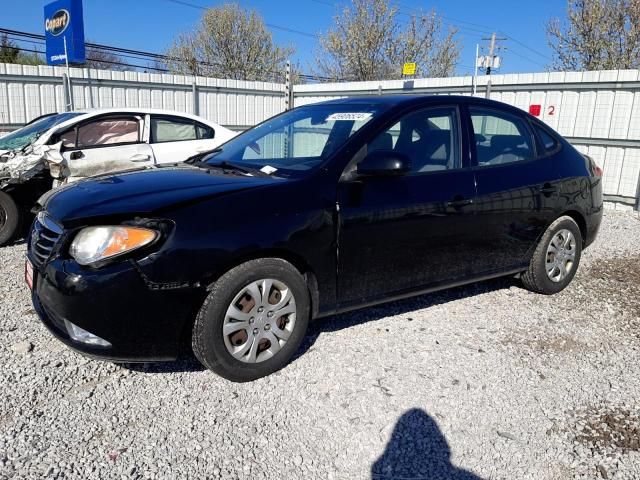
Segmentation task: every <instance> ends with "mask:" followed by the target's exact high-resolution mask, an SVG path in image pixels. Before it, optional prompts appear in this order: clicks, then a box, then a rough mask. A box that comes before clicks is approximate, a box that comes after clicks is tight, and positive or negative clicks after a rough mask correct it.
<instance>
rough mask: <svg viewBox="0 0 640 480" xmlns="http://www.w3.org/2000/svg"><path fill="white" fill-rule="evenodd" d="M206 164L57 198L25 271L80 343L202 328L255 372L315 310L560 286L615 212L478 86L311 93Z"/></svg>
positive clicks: (129, 354)
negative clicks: (328, 96)
mask: <svg viewBox="0 0 640 480" xmlns="http://www.w3.org/2000/svg"><path fill="white" fill-rule="evenodd" d="M192 163H193V164H190V165H183V166H179V167H178V166H172V167H166V168H157V169H154V170H151V171H144V172H128V173H122V174H111V175H105V176H101V177H97V178H94V179H88V180H83V181H80V182H78V183H76V184H74V185H70V186H66V187H62V188H60V189H57V190H54V191H52V192H50V193H48V194H46V195H45V196H44V197H43V198H41V200H40V202H39V203H40V211H39V213H38V215H37V219H36V221H35V222H34V225H33V228H32V232H31V234H30V238H29V240H28V255H27V262H26V271H25V275H26V280H27V283H28V284H29V286H30V288H31V290H32V298H33V303H34V306H35V309H36V311H37V312H38V314H39V316H40V318H41V320H42V322H43V323H44V324H45V325H46V326H47V327H48V328H49V329H50V331H51V332H52V333H53V334H54V335H55V336H56V337H58V338H59V339H60V340H61V341H62V342H64V343H66V344H67V345H69V346H70V347H72V348H74V349H76V350H79V351H80V352H83V353H85V354H87V355H90V356H94V357H98V358H103V359H110V360H112V361H116V362H134V361H138V362H150V361H160V360H173V359H175V358H176V357H177V355H178V354H179V352H180V351H181V347H183V346H185V345H188V346H190V348H191V349H192V350H193V352H194V353H195V355H196V357H197V358H198V359H199V360H200V361H201V362H202V364H203V365H205V366H206V367H208V368H210V369H211V370H213V371H215V372H217V373H218V374H220V375H222V376H223V377H225V378H227V379H230V380H233V381H249V380H253V379H256V378H259V377H262V376H265V375H268V374H270V373H272V372H274V371H276V370H278V369H280V368H282V367H283V366H285V365H286V364H287V363H288V362H289V360H290V359H291V357H292V355H294V353H295V352H296V350H298V348H299V347H300V345H301V343H302V341H303V338H304V336H305V332H306V330H307V326H308V324H309V322H310V321H311V320H313V319H319V318H322V317H327V316H329V315H333V314H336V313H338V312H344V311H348V310H352V309H356V308H361V307H365V306H368V305H373V304H377V303H381V302H386V301H390V300H397V299H401V298H404V297H408V296H412V295H418V294H422V293H425V292H430V291H434V290H438V289H443V288H447V287H452V286H457V285H462V284H466V283H470V282H476V281H480V280H484V279H489V278H494V277H500V276H506V275H511V276H519V277H520V278H521V280H522V283H523V284H524V286H525V287H526V288H528V289H530V290H533V291H535V292H540V293H543V294H553V293H556V292H559V291H560V290H562V289H564V288H565V287H566V286H567V285H568V284H569V282H570V281H571V280H572V278H573V277H574V275H575V273H576V270H577V269H578V265H579V263H580V256H581V254H582V251H583V250H584V249H585V248H586V247H588V246H589V245H590V244H591V243H592V242H593V240H594V239H595V237H596V234H597V232H598V228H599V225H600V222H601V218H602V211H603V199H602V181H601V180H602V178H601V177H602V170H601V169H600V168H599V167H598V166H597V165H596V164H595V162H594V161H593V160H592V159H591V158H589V157H588V156H584V155H582V154H581V153H580V152H578V151H577V150H576V149H575V148H574V147H572V146H571V145H570V144H569V143H568V142H567V141H566V140H564V139H563V138H562V137H561V136H560V135H558V134H557V133H556V132H554V131H553V130H552V129H550V128H549V127H548V126H547V125H545V124H544V123H543V122H541V121H539V120H537V119H536V118H533V117H531V116H529V115H528V114H526V113H524V112H522V111H521V110H519V109H517V108H514V107H511V106H508V105H505V104H501V103H498V102H494V101H490V100H485V99H478V98H471V97H457V96H411V95H400V96H378V97H360V98H352V99H339V100H333V101H329V102H325V103H319V104H313V105H307V106H302V107H298V108H295V109H293V110H290V111H287V112H285V113H283V114H281V115H278V116H276V117H273V118H271V119H269V120H267V121H266V122H264V123H262V124H260V125H258V126H256V127H254V128H252V129H250V130H248V131H246V132H244V133H242V134H241V135H239V136H237V137H235V138H234V139H232V140H230V141H229V142H227V143H226V144H224V145H223V146H222V147H221V148H219V149H218V150H217V151H215V152H213V153H212V154H210V155H209V156H204V157H203V158H201V159H199V160H198V161H195V162H192Z"/></svg>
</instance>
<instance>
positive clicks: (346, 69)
mask: <svg viewBox="0 0 640 480" xmlns="http://www.w3.org/2000/svg"><path fill="white" fill-rule="evenodd" d="M398 15H399V12H398V9H397V7H395V6H392V5H391V4H390V3H389V0H352V3H351V5H349V6H347V7H345V8H344V9H343V10H342V11H341V12H340V13H339V14H338V15H336V16H335V17H334V26H333V28H332V29H330V30H329V31H328V32H327V33H326V34H325V35H323V36H321V37H320V52H319V55H318V59H317V65H318V69H319V72H320V73H321V74H322V75H325V76H328V77H332V78H340V79H348V80H383V79H396V78H400V77H401V76H402V65H403V63H405V62H415V63H416V64H417V71H416V74H417V75H419V76H427V77H446V76H450V75H452V74H453V73H454V70H455V66H456V63H457V62H458V59H459V57H460V46H459V44H458V42H457V40H456V38H455V36H456V33H457V32H456V30H455V29H450V30H449V31H448V32H446V33H444V32H443V28H442V19H441V18H440V17H439V16H438V15H437V14H436V13H435V12H434V11H431V12H429V13H420V14H417V15H412V16H411V17H410V18H409V22H408V24H407V25H405V26H403V25H401V24H400V23H399V22H398V19H397V17H398Z"/></svg>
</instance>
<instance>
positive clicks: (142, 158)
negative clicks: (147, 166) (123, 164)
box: [129, 153, 151, 162]
mask: <svg viewBox="0 0 640 480" xmlns="http://www.w3.org/2000/svg"><path fill="white" fill-rule="evenodd" d="M129 160H131V161H132V162H148V161H149V160H151V155H144V154H143V153H139V154H137V155H134V156H133V157H130V158H129Z"/></svg>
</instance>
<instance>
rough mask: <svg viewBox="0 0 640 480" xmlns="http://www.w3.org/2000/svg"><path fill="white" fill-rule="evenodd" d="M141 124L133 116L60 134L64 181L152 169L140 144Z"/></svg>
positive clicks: (93, 121) (148, 151)
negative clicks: (63, 160) (143, 168)
mask: <svg viewBox="0 0 640 480" xmlns="http://www.w3.org/2000/svg"><path fill="white" fill-rule="evenodd" d="M142 130H143V120H142V117H139V116H134V115H122V116H120V115H119V116H107V117H104V116H102V117H96V118H93V119H91V120H89V121H87V122H85V123H82V124H80V125H78V126H76V127H75V128H73V129H72V130H68V131H66V132H64V133H63V134H61V136H60V140H62V152H61V153H62V156H63V158H64V159H65V164H66V168H65V171H64V172H63V175H64V176H65V177H66V178H67V181H73V180H76V179H79V178H84V177H92V176H95V175H102V174H105V173H112V172H118V171H123V170H131V169H135V168H140V167H144V166H150V165H153V152H152V151H151V147H150V146H149V144H147V143H146V142H144V141H142Z"/></svg>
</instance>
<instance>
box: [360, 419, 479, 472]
mask: <svg viewBox="0 0 640 480" xmlns="http://www.w3.org/2000/svg"><path fill="white" fill-rule="evenodd" d="M371 479H372V480H386V479H389V480H392V479H412V480H418V479H424V480H427V479H428V480H439V479H442V480H482V479H481V478H480V477H478V476H477V475H475V474H473V473H471V472H469V471H467V470H464V469H461V468H458V467H456V466H454V465H452V464H451V449H450V448H449V444H448V443H447V440H446V439H445V438H444V435H443V434H442V432H441V431H440V428H439V427H438V425H437V424H436V422H435V421H434V420H433V419H432V418H431V417H430V416H429V415H428V414H427V413H426V412H424V411H423V410H421V409H418V408H413V409H411V410H409V411H407V412H405V413H404V414H403V415H402V416H401V417H400V419H399V420H398V423H396V426H395V427H394V429H393V433H392V434H391V440H389V443H388V444H387V446H386V448H385V451H384V453H383V454H382V456H381V457H380V458H378V460H376V462H375V463H374V464H373V465H372V466H371Z"/></svg>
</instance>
